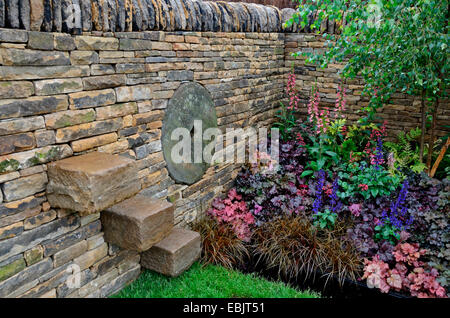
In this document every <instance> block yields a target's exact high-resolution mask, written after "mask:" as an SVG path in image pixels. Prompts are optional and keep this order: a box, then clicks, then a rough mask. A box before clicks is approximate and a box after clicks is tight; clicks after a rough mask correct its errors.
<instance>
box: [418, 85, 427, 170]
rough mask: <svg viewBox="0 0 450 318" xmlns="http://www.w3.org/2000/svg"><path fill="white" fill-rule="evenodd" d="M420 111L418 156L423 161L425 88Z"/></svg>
mask: <svg viewBox="0 0 450 318" xmlns="http://www.w3.org/2000/svg"><path fill="white" fill-rule="evenodd" d="M420 113H421V114H422V119H421V120H422V123H421V124H422V132H421V135H420V153H419V158H420V161H421V162H423V151H424V148H425V131H426V128H427V126H426V124H427V122H426V118H427V116H426V109H425V89H422V100H421V107H420Z"/></svg>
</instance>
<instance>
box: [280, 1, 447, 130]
mask: <svg viewBox="0 0 450 318" xmlns="http://www.w3.org/2000/svg"><path fill="white" fill-rule="evenodd" d="M289 10H290V9H289ZM293 28H294V31H295V32H291V33H286V34H285V62H286V67H287V68H289V69H290V70H292V69H293V71H294V73H295V74H296V79H297V81H296V87H297V89H298V91H299V97H300V102H301V103H300V104H301V105H302V106H303V107H302V108H301V113H302V116H303V118H306V115H307V107H306V105H307V103H308V100H309V97H310V96H311V90H312V87H313V86H315V87H317V89H318V92H319V96H320V106H321V107H333V106H334V103H335V100H336V98H337V88H338V86H339V85H341V86H342V87H345V89H346V93H347V98H346V100H347V111H346V117H347V118H348V119H349V120H350V121H353V122H354V121H356V120H357V119H359V118H360V117H361V115H362V113H361V112H359V110H360V109H361V107H364V106H367V105H368V98H367V97H366V96H362V95H361V94H362V90H363V81H362V80H361V79H358V78H356V79H353V80H345V81H343V80H342V79H341V77H340V76H339V73H338V72H339V70H340V69H341V68H342V67H343V65H342V64H330V65H329V66H328V67H327V68H326V69H321V68H319V67H316V66H313V65H310V64H306V63H305V58H304V57H302V56H299V57H293V56H292V53H294V52H298V51H303V52H313V51H314V52H315V51H318V52H320V51H323V50H324V49H325V47H326V45H327V44H326V40H325V39H324V38H323V36H322V35H321V34H312V33H304V32H305V29H299V28H298V26H294V27H293ZM322 30H323V31H324V32H325V31H326V32H328V33H330V32H331V33H332V32H336V31H335V30H336V29H335V25H334V26H331V25H327V26H326V27H325V26H324V28H323V29H322ZM420 106H421V101H420V97H417V98H414V97H412V96H409V95H407V94H402V93H396V94H394V95H393V96H392V99H391V101H390V103H389V104H386V105H385V106H384V107H382V108H381V109H380V110H379V112H378V115H379V117H380V121H381V122H383V121H386V123H387V124H386V127H387V131H388V134H389V137H390V138H391V139H395V136H397V134H398V133H399V132H400V131H405V132H407V131H409V130H411V129H413V128H416V127H420V122H421V112H420ZM449 122H450V101H449V100H448V99H446V100H441V101H440V106H439V110H438V113H437V126H436V129H437V135H438V136H445V135H447V134H448V133H449V132H450V129H449V127H448V124H449Z"/></svg>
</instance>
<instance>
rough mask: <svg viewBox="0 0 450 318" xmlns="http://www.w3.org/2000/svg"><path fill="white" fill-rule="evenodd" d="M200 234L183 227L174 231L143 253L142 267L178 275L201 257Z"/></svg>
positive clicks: (169, 274)
mask: <svg viewBox="0 0 450 318" xmlns="http://www.w3.org/2000/svg"><path fill="white" fill-rule="evenodd" d="M200 245H201V240H200V234H198V233H197V232H193V231H190V230H186V229H182V228H174V229H173V230H172V233H170V235H169V236H167V237H166V238H165V239H163V240H162V241H161V242H159V243H158V244H155V245H154V246H153V247H152V248H151V249H149V250H148V251H145V252H144V253H142V255H141V265H142V267H145V268H148V269H151V270H154V271H156V272H158V273H161V274H164V275H167V276H172V277H175V276H178V275H180V274H181V273H183V272H184V271H185V270H187V269H188V268H189V267H191V265H192V264H193V263H194V262H195V261H196V260H197V259H198V258H199V257H200V252H201V248H200Z"/></svg>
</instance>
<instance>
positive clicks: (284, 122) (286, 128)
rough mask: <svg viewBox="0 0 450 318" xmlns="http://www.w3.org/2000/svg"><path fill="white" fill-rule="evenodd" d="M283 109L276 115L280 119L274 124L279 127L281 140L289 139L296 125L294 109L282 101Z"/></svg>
mask: <svg viewBox="0 0 450 318" xmlns="http://www.w3.org/2000/svg"><path fill="white" fill-rule="evenodd" d="M280 104H281V109H279V110H278V111H277V113H276V115H275V116H276V117H278V118H279V121H277V122H276V123H274V124H273V127H274V128H278V129H279V132H280V138H281V140H288V139H289V138H291V137H292V134H291V132H292V130H293V129H294V127H295V126H296V120H295V116H294V110H290V109H287V107H286V106H285V105H284V104H283V103H281V102H280Z"/></svg>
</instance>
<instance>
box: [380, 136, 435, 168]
mask: <svg viewBox="0 0 450 318" xmlns="http://www.w3.org/2000/svg"><path fill="white" fill-rule="evenodd" d="M421 132H422V131H421V129H420V128H418V127H417V128H415V129H411V131H409V132H408V133H405V132H403V131H402V132H400V133H399V134H398V136H397V142H396V143H394V142H386V143H385V144H384V146H385V147H386V148H387V150H388V151H390V152H392V153H393V155H394V168H395V169H398V168H409V169H411V170H412V171H414V172H415V173H421V172H422V171H423V170H424V169H425V168H426V165H425V164H424V163H423V162H422V161H421V160H420V149H419V142H418V138H419V137H420V135H421Z"/></svg>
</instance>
